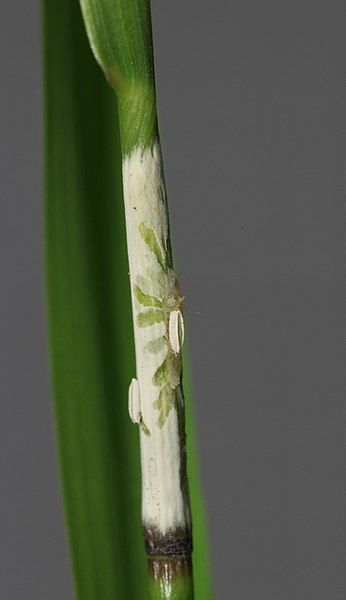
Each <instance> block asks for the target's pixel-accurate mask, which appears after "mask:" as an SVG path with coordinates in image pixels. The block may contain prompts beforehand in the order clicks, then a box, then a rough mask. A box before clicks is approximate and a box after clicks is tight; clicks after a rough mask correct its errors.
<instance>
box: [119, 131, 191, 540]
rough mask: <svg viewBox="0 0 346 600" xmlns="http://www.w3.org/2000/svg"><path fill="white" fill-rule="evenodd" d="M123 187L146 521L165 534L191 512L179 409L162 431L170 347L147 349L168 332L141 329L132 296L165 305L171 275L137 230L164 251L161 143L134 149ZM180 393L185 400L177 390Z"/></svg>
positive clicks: (175, 320) (175, 324) (177, 334)
mask: <svg viewBox="0 0 346 600" xmlns="http://www.w3.org/2000/svg"><path fill="white" fill-rule="evenodd" d="M123 186H124V201H125V214H126V229H127V245H128V255H129V266H130V282H131V294H132V306H133V315H134V335H135V349H136V370H137V380H138V391H135V389H136V388H135V386H136V385H137V384H134V383H133V384H132V386H131V387H132V389H131V393H130V395H131V397H132V400H131V403H132V404H131V408H130V415H132V417H134V419H137V418H138V416H139V417H140V419H141V422H143V423H144V424H145V426H146V428H147V431H148V432H150V434H145V432H144V431H143V428H141V430H140V441H141V464H142V519H143V524H144V525H145V526H147V527H151V528H155V529H157V530H158V531H159V532H160V533H161V534H162V535H164V534H166V533H167V532H169V531H170V530H172V529H175V528H177V527H183V528H185V527H189V526H190V509H189V504H188V501H187V499H186V494H184V493H183V491H182V489H181V448H180V439H179V427H178V416H177V410H176V407H175V406H174V407H173V408H172V409H171V410H170V412H169V414H168V416H167V418H166V421H165V423H164V425H163V426H162V427H160V426H159V424H158V417H159V414H160V413H159V411H158V410H157V408H155V407H154V406H153V405H154V403H155V402H157V401H158V399H159V395H160V387H158V384H156V385H155V383H154V382H153V376H154V374H155V373H156V371H157V369H158V368H159V367H160V365H162V363H163V362H164V360H165V358H166V355H167V344H163V345H162V347H158V350H157V351H155V352H149V351H148V347H150V343H153V341H154V340H157V339H159V338H161V339H162V338H163V336H165V335H167V333H168V332H166V326H165V323H164V322H163V320H162V321H160V322H153V323H151V324H150V325H146V326H143V325H142V326H139V322H138V319H137V317H138V314H139V313H143V312H146V311H148V310H150V309H148V308H147V306H143V305H142V304H141V303H140V300H139V299H138V296H137V297H136V294H135V293H134V289H135V285H140V287H141V289H142V290H143V291H144V292H145V294H147V295H148V296H153V297H155V298H159V300H160V301H161V300H163V298H162V294H161V297H160V289H161V290H162V289H165V285H166V284H167V286H168V283H167V282H168V275H167V274H166V272H165V270H164V269H162V266H161V265H160V264H159V261H158V260H157V257H156V255H155V253H154V252H153V251H152V249H151V248H150V246H149V245H148V243H146V242H145V241H144V239H143V237H142V236H141V235H140V233H139V229H138V228H139V226H140V225H141V224H143V223H144V225H145V227H146V228H149V229H150V230H152V231H154V232H155V235H156V237H157V239H158V240H159V241H160V244H161V246H162V248H164V246H165V242H166V240H167V234H168V218H167V205H166V197H165V188H164V182H163V176H162V159H161V152H160V148H159V145H158V144H157V143H155V144H154V145H153V146H152V147H150V148H147V149H145V150H144V151H143V150H142V149H141V148H136V149H135V150H133V151H132V152H131V154H129V155H128V156H126V157H125V159H124V161H123ZM143 278H144V279H145V290H144V289H143V285H144V284H143ZM165 278H167V281H166V282H165ZM162 281H163V284H162ZM159 283H160V285H158V284H159ZM160 286H161V287H160ZM167 286H166V287H167ZM156 310H159V309H156ZM173 313H174V311H172V314H173ZM175 313H176V314H173V316H172V318H171V319H170V323H169V330H170V332H169V337H170V338H171V340H170V343H171V344H172V349H173V351H174V352H179V350H180V348H181V345H182V341H183V331H184V328H183V321H182V316H181V313H180V311H175ZM179 313H180V314H179ZM171 334H172V335H171ZM177 393H178V395H179V397H181V392H180V390H179V389H178V390H177ZM138 397H140V415H139V412H138Z"/></svg>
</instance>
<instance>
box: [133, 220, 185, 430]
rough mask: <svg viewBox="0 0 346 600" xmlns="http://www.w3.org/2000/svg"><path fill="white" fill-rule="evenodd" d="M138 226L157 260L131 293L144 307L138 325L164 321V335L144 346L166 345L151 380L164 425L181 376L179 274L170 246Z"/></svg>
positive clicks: (152, 348) (151, 349)
mask: <svg viewBox="0 0 346 600" xmlns="http://www.w3.org/2000/svg"><path fill="white" fill-rule="evenodd" d="M138 230H139V233H140V235H141V237H142V238H143V240H144V242H145V243H146V244H147V246H148V247H149V249H150V250H151V252H153V254H154V255H155V257H156V259H157V263H158V269H156V270H150V269H148V270H147V272H146V277H141V276H138V277H137V283H136V284H135V286H134V293H135V296H136V299H137V301H138V303H139V304H140V305H141V306H142V307H144V308H145V310H143V311H141V312H139V313H138V315H137V325H138V326H139V327H149V326H150V325H153V324H154V323H161V322H163V323H164V325H165V333H164V335H163V336H161V337H159V338H157V339H154V340H152V341H151V342H149V344H148V345H147V350H148V351H149V352H151V353H154V354H155V353H157V352H161V351H162V350H163V349H164V348H166V358H165V360H164V361H163V363H162V364H161V365H160V366H159V367H158V369H157V370H156V371H155V373H154V375H153V383H154V384H155V385H156V386H157V387H158V388H160V392H159V397H158V399H157V400H155V402H154V408H156V409H157V410H159V411H160V416H159V419H158V425H159V427H163V426H164V424H165V422H166V419H167V417H168V415H169V413H170V411H171V410H172V408H173V407H174V406H175V403H176V395H177V387H178V386H179V384H180V379H181V369H182V360H181V350H182V345H183V341H184V321H183V315H182V305H183V301H184V298H183V297H182V296H181V294H180V288H179V282H178V278H177V276H176V274H175V273H174V271H173V269H172V268H171V264H172V263H171V259H170V252H169V249H168V248H167V247H166V245H163V244H161V243H160V242H159V240H158V239H157V236H156V234H155V231H154V230H153V229H150V228H148V227H146V225H145V224H144V223H140V225H139V226H138ZM149 291H150V292H149Z"/></svg>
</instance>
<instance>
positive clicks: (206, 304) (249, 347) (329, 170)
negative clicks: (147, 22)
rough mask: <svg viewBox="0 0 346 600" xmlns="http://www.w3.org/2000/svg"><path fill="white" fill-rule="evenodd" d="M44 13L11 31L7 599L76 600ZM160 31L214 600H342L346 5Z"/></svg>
mask: <svg viewBox="0 0 346 600" xmlns="http://www.w3.org/2000/svg"><path fill="white" fill-rule="evenodd" d="M39 8H40V7H39V2H38V1H37V0H35V1H33V0H32V1H31V2H28V1H25V2H24V1H23V0H21V1H20V0H17V1H16V2H3V6H2V9H3V10H2V16H1V20H0V68H1V95H0V119H1V136H0V173H1V177H0V190H1V219H0V223H1V253H0V261H1V297H0V302H1V310H0V319H1V344H0V347H1V363H0V364H1V378H0V386H1V435H0V444H1V496H0V505H1V509H0V515H1V537H0V551H1V559H0V565H1V566H0V570H1V577H0V597H1V599H2V600H24V599H25V600H47V599H49V600H72V598H73V592H72V585H71V578H70V572H69V567H68V562H67V553H66V542H65V534H64V529H63V523H62V514H61V506H60V496H59V488H58V478H57V468H56V460H55V453H54V442H53V429H52V415H51V407H50V392H49V382H48V374H47V358H46V347H45V333H44V306H43V274H42V241H41V228H42V211H41V165H42V156H41V154H42V146H41V135H42V131H41V89H40V78H41V75H40V39H39V36H40V18H39ZM153 20H154V33H155V48H156V67H157V81H158V95H159V112H160V125H161V132H162V137H163V144H164V152H165V164H166V176H167V182H168V190H169V198H170V206H171V218H172V225H173V231H174V239H175V247H176V254H177V258H178V267H179V270H180V271H181V273H182V284H183V290H184V293H185V295H186V297H187V311H188V322H189V333H190V347H191V356H192V368H193V378H194V388H195V404H196V412H197V419H198V428H199V445H200V451H201V463H202V474H203V483H204V488H205V495H206V503H207V508H208V515H209V525H210V541H211V552H212V559H213V572H214V582H215V597H216V598H217V599H219V600H228V599H230V600H233V599H234V600H252V599H253V598H256V600H261V599H263V600H277V599H280V600H310V599H311V600H344V598H345V597H346V569H345V562H346V460H345V459H346V284H345V283H346V64H345V63H346V60H345V58H346V35H345V29H346V5H345V2H344V0H329V1H327V0H324V1H321V0H304V1H301V0H290V1H287V0H286V1H285V2H284V1H282V0H264V1H263V2H259V1H258V0H214V1H213V2H210V1H209V2H207V1H206V0H198V1H197V0H189V1H186V0H175V1H174V2H170V1H168V0H154V1H153ZM100 600H102V599H100ZM125 600H131V599H125ZM197 600H198V599H197Z"/></svg>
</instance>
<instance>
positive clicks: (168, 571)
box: [148, 556, 193, 600]
mask: <svg viewBox="0 0 346 600" xmlns="http://www.w3.org/2000/svg"><path fill="white" fill-rule="evenodd" d="M148 568H149V581H150V599H151V600H193V577H192V560H191V558H190V557H184V556H177V557H175V556H170V557H149V559H148Z"/></svg>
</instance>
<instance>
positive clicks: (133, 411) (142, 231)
mask: <svg viewBox="0 0 346 600" xmlns="http://www.w3.org/2000/svg"><path fill="white" fill-rule="evenodd" d="M80 3H81V7H82V12H83V16H84V21H85V25H86V29H87V33H88V36H89V41H90V45H91V47H92V50H93V52H94V54H95V57H96V59H97V61H98V62H99V64H100V66H101V68H102V70H103V71H104V74H105V76H106V78H107V81H108V82H109V84H110V85H111V87H112V88H113V89H114V91H115V92H116V94H117V97H118V114H119V123H120V136H121V147H122V162H123V168H122V171H123V193H124V203H125V216H126V232H127V248H128V258H129V267H130V285H131V297H132V312H133V327H134V339H135V351H136V371H137V373H136V378H134V379H132V382H131V384H130V388H129V413H130V417H131V419H132V420H133V422H134V423H137V424H138V427H139V434H140V448H141V467H142V524H143V534H144V541H145V548H146V551H147V554H148V564H149V575H150V593H151V597H152V599H153V600H154V599H155V600H158V599H160V600H163V599H166V600H173V599H175V600H178V599H179V600H192V598H193V583H192V560H191V554H192V528H191V514H190V502H189V492H188V482H187V475H186V454H185V446H186V441H185V416H184V411H185V409H184V396H183V390H182V346H183V341H184V320H183V297H182V295H181V292H180V287H179V281H178V277H177V275H176V274H175V272H174V270H173V262H172V251H171V243H170V230H169V218H168V206H167V200H166V186H165V182H164V175H163V164H162V154H161V145H160V138H159V133H158V126H157V114H156V94H155V82H154V63H153V51H152V36H151V19H150V4H149V1H148V0H80Z"/></svg>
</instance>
